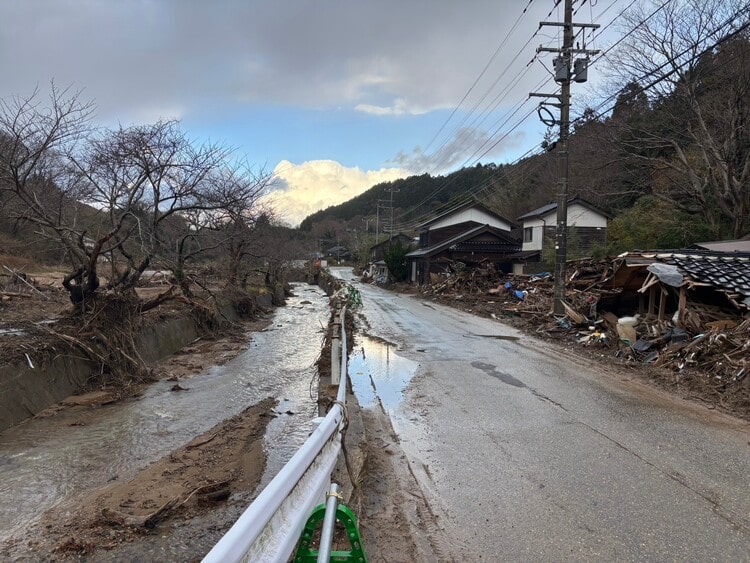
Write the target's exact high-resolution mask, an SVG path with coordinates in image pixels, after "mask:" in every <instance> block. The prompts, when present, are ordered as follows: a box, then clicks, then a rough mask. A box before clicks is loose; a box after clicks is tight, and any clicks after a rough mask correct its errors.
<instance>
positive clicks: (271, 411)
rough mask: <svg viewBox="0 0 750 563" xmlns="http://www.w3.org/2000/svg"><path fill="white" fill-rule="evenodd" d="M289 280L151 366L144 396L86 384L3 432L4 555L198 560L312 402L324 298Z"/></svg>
mask: <svg viewBox="0 0 750 563" xmlns="http://www.w3.org/2000/svg"><path fill="white" fill-rule="evenodd" d="M295 292H296V293H297V295H296V296H293V297H291V298H290V299H289V300H288V302H287V306H286V307H282V308H279V309H277V310H276V311H275V312H274V313H273V315H271V316H269V317H268V318H267V319H266V321H265V322H264V323H259V324H256V325H254V326H251V327H248V329H250V330H252V331H251V332H245V333H244V335H242V336H233V337H229V338H225V339H219V340H215V341H208V340H206V339H199V340H197V341H195V342H194V343H193V344H192V345H191V346H189V347H188V348H185V349H183V350H182V352H180V353H178V354H176V355H175V356H173V357H172V358H171V359H170V360H169V361H168V362H166V363H162V364H160V365H159V366H156V367H158V369H159V371H160V372H162V373H163V376H164V377H165V378H167V379H163V380H161V381H159V382H157V383H155V384H153V385H152V386H150V387H149V388H147V389H145V390H144V391H143V394H142V396H140V397H139V398H136V399H130V400H127V401H120V402H115V403H112V402H111V401H112V398H111V396H110V395H108V394H107V393H101V392H100V393H96V394H91V395H89V396H80V397H77V398H75V399H72V400H70V401H68V404H69V405H70V406H65V405H60V406H58V407H56V408H53V409H49V410H48V411H47V412H45V413H44V414H43V415H42V416H38V417H36V418H34V419H30V420H27V421H25V422H24V423H22V424H20V425H18V426H17V427H14V428H11V429H9V430H7V431H4V432H3V433H0V560H2V561H5V560H13V561H16V560H22V561H59V560H87V561H198V560H200V559H201V558H202V556H203V555H204V554H205V553H207V552H208V551H209V550H210V549H211V547H213V545H214V544H215V543H216V542H217V541H218V539H219V538H220V537H221V536H222V535H223V533H224V532H226V530H227V529H228V528H229V527H230V526H231V524H232V523H233V522H234V521H236V519H237V518H238V517H239V515H240V514H241V513H242V512H243V511H244V510H245V508H246V507H247V505H248V504H249V503H250V502H251V501H252V498H254V496H255V494H256V493H257V491H258V490H259V487H262V486H264V484H265V483H267V482H268V481H269V480H270V478H271V477H272V476H273V475H274V474H275V473H276V472H277V471H278V469H279V468H280V467H281V466H283V464H284V463H286V461H287V460H288V459H289V457H291V455H292V453H293V452H294V451H296V450H297V448H298V447H299V446H300V444H301V443H302V442H303V441H304V439H305V438H306V437H307V436H308V434H309V432H310V429H311V421H312V419H313V418H314V417H315V416H317V403H316V394H315V393H314V389H312V388H311V383H312V382H313V381H314V378H315V369H314V367H313V365H314V362H315V359H316V358H317V356H318V354H319V353H320V347H321V343H322V337H323V333H324V326H325V323H326V322H327V319H328V300H327V298H326V297H325V295H324V294H323V292H322V291H321V290H320V289H319V288H317V287H311V286H304V285H302V286H297V287H295ZM269 398H272V399H269ZM248 405H254V406H252V407H249V408H248Z"/></svg>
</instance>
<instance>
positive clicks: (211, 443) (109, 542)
mask: <svg viewBox="0 0 750 563" xmlns="http://www.w3.org/2000/svg"><path fill="white" fill-rule="evenodd" d="M275 405H276V400H275V399H271V398H268V399H265V400H263V401H261V402H260V403H258V404H257V405H254V406H251V407H249V408H247V409H245V410H244V411H243V412H242V413H240V414H238V415H237V416H234V417H232V418H230V419H227V420H225V421H224V422H222V423H220V424H218V425H217V426H215V427H214V428H212V429H211V430H209V431H208V432H206V433H204V434H202V435H200V436H198V437H196V438H195V439H194V440H192V441H191V442H190V443H188V444H186V445H184V446H183V447H181V448H179V449H177V450H175V451H173V452H172V453H170V454H169V455H167V456H165V457H163V458H162V459H160V460H159V461H157V462H156V463H154V464H152V465H150V466H148V467H146V468H145V469H143V470H142V471H140V472H138V474H136V475H135V476H134V477H133V478H132V479H130V480H128V481H124V482H119V481H115V482H113V483H112V484H110V485H108V486H107V487H105V488H103V489H100V490H96V491H94V492H92V493H90V494H88V495H86V496H85V497H83V498H79V499H76V500H75V501H73V502H71V503H67V504H63V505H60V506H58V507H56V508H54V509H52V510H50V511H49V512H48V513H47V514H45V515H44V517H43V520H42V523H41V526H42V528H43V529H44V534H43V537H42V538H36V539H33V540H29V542H28V544H27V545H26V548H28V549H30V550H32V551H33V552H34V553H35V554H37V555H38V556H39V557H40V558H45V559H46V558H47V555H45V554H49V557H50V558H52V559H58V558H64V557H69V556H80V555H86V554H91V553H93V552H94V551H96V550H110V549H114V548H116V547H118V546H120V545H121V544H123V543H132V542H149V541H150V537H152V536H153V534H155V533H161V532H159V528H160V526H163V525H165V524H166V523H167V522H169V521H170V520H174V519H179V520H180V521H182V522H186V521H189V520H190V519H192V518H194V517H195V516H197V515H199V514H203V513H205V512H209V511H212V510H215V509H216V508H218V507H220V506H221V504H222V503H223V502H224V501H226V500H227V499H228V498H229V497H230V495H237V494H243V493H250V492H252V491H253V490H254V489H255V488H256V487H257V485H258V483H259V482H260V478H261V476H262V473H263V469H264V467H265V454H264V452H263V435H264V431H265V427H266V425H267V423H268V421H269V420H270V419H271V417H272V416H273V415H272V413H271V409H272V408H273V407H274V406H275ZM8 550H9V546H6V550H5V554H6V556H7V555H8V554H9V551H8Z"/></svg>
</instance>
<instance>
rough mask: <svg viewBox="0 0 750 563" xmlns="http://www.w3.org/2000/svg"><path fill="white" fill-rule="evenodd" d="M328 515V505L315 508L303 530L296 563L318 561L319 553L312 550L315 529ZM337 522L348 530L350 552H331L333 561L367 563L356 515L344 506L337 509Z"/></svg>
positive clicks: (295, 556) (314, 562)
mask: <svg viewBox="0 0 750 563" xmlns="http://www.w3.org/2000/svg"><path fill="white" fill-rule="evenodd" d="M325 513H326V505H325V504H319V505H318V506H316V507H315V509H314V510H313V512H312V514H311V515H310V518H308V519H307V524H305V528H304V529H303V530H302V536H301V537H300V540H299V546H298V547H297V553H296V554H295V555H294V559H293V561H294V563H316V562H317V561H318V551H317V550H315V549H312V548H311V547H310V544H311V543H312V540H313V536H314V534H315V529H316V528H317V527H318V524H320V523H321V522H322V521H323V518H324V517H325ZM336 521H337V522H341V523H342V524H343V525H344V529H345V530H346V536H347V538H348V539H349V547H351V549H350V550H349V551H331V558H330V560H331V561H357V562H358V563H367V557H366V556H365V551H364V548H363V546H362V539H361V538H360V535H359V527H358V526H357V518H356V516H354V513H353V512H352V511H351V510H349V509H348V508H347V507H346V506H344V505H341V504H340V505H338V506H337V507H336Z"/></svg>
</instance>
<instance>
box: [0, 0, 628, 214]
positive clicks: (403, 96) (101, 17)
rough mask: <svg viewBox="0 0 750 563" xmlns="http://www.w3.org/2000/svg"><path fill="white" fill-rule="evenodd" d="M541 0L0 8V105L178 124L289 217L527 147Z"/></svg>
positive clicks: (169, 0) (602, 16)
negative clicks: (213, 145) (257, 173)
mask: <svg viewBox="0 0 750 563" xmlns="http://www.w3.org/2000/svg"><path fill="white" fill-rule="evenodd" d="M626 3H627V2H625V1H624V0H615V1H614V2H612V1H607V2H602V1H601V0H600V1H598V2H595V1H594V0H590V1H589V2H586V3H584V4H582V5H581V7H580V13H578V14H577V15H576V18H575V21H582V22H590V21H592V19H593V20H594V21H600V22H601V23H602V24H605V25H606V24H607V23H609V21H610V20H611V19H612V17H613V16H614V15H616V13H617V12H619V11H620V9H619V8H618V7H617V6H618V5H619V4H623V5H624V4H626ZM576 4H581V0H578V1H577V2H576ZM553 5H554V1H553V0H533V1H529V0H464V1H460V2H459V1H456V0H369V1H368V0H315V1H313V0H266V1H261V0H211V1H209V0H205V1H199V0H0V72H1V74H0V75H1V76H2V80H1V81H0V97H3V98H5V97H8V96H13V95H28V94H29V93H30V92H32V91H33V90H34V88H35V87H37V86H38V87H39V88H40V89H41V90H42V91H43V90H44V89H45V88H47V87H48V86H49V83H50V81H51V80H54V81H55V83H56V84H57V85H59V86H68V85H72V86H73V88H74V89H77V90H82V91H83V97H84V98H86V99H91V100H94V101H95V103H96V107H97V113H96V119H97V121H98V122H99V123H101V124H103V125H109V126H116V125H117V124H118V123H121V124H124V125H128V124H133V123H145V122H153V121H156V120H158V119H160V118H176V119H180V120H181V122H182V126H183V128H184V129H185V130H186V131H187V133H188V134H189V136H191V137H193V138H196V139H208V138H210V139H211V140H214V141H221V142H225V143H226V144H229V145H231V146H233V147H236V149H237V151H238V153H241V154H243V155H246V156H247V158H248V159H249V161H251V162H254V163H256V164H257V165H258V166H259V167H263V168H264V169H265V170H267V171H273V172H275V173H276V175H277V182H276V187H277V189H278V192H277V193H276V194H275V195H274V197H275V202H276V204H277V205H278V206H279V208H280V210H281V211H282V212H283V214H284V217H285V218H286V220H287V221H288V222H289V223H290V224H296V223H298V222H299V221H300V220H301V219H302V218H304V217H305V216H306V215H307V214H309V213H311V212H313V211H316V210H317V209H321V208H324V207H327V206H329V205H333V204H336V203H340V202H341V201H345V200H347V199H350V198H351V197H353V196H355V195H357V194H359V193H361V192H362V191H364V190H366V189H368V188H369V187H371V186H372V185H374V184H376V183H378V182H382V181H387V180H393V179H395V178H399V177H405V176H407V175H410V174H414V173H423V172H429V173H432V174H436V173H444V172H447V171H451V170H455V169H457V168H459V167H461V166H464V165H473V164H475V163H476V162H478V161H481V162H498V163H500V162H511V161H513V160H514V159H515V158H517V157H519V156H520V155H522V154H524V153H525V152H526V151H528V150H529V149H532V148H534V147H536V146H538V144H539V143H540V141H541V140H542V135H543V132H544V127H543V126H541V125H539V122H538V118H537V116H536V113H535V112H533V113H532V115H531V116H529V117H528V118H527V119H525V120H522V119H521V118H522V117H523V116H524V115H525V114H526V113H528V112H529V110H532V109H533V107H534V106H535V105H536V102H535V101H529V102H526V103H525V105H523V106H521V104H522V103H524V100H526V98H527V94H528V92H529V91H530V90H535V89H536V88H537V87H538V86H539V85H540V83H541V82H542V81H543V80H544V79H545V78H547V77H548V76H549V72H548V70H547V69H548V68H550V67H551V59H552V56H551V55H549V54H546V55H543V56H540V57H539V60H538V61H536V62H534V63H533V64H531V65H529V66H528V67H527V63H528V62H529V61H531V59H532V58H533V56H534V53H535V49H536V47H538V46H539V45H540V44H545V45H548V44H549V45H551V46H557V45H558V37H557V29H556V28H543V29H542V30H540V31H538V32H537V34H536V36H535V37H533V39H532V35H534V33H535V32H536V31H537V29H538V24H539V21H541V20H560V19H562V14H559V13H558V11H557V10H554V11H553V12H552V14H551V16H550V17H548V16H547V14H548V13H549V12H550V11H551V10H552V9H553ZM613 5H614V7H612V6H613ZM524 8H527V10H526V13H524V12H523V10H524ZM607 10H608V11H607ZM604 39H606V37H605V36H603V37H602V38H600V39H599V41H604ZM524 45H525V46H524ZM595 46H596V47H600V45H599V44H597V45H595ZM495 53H497V54H496V56H494V58H493V54H495ZM488 63H489V64H488ZM545 67H546V68H545ZM592 74H593V68H592ZM546 89H547V90H548V91H549V90H551V89H553V84H552V83H549V84H548V85H547V86H546ZM575 90H577V91H579V92H580V93H581V95H583V92H584V90H585V86H579V85H576V87H575ZM462 100H463V101H462ZM519 106H520V109H519ZM456 108H458V110H457V111H454V110H456ZM475 108H476V109H475ZM514 110H517V113H515V114H513V115H511V114H512V112H513V111H514Z"/></svg>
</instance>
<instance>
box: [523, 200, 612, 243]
mask: <svg viewBox="0 0 750 563" xmlns="http://www.w3.org/2000/svg"><path fill="white" fill-rule="evenodd" d="M545 225H546V226H548V227H557V210H556V209H555V210H554V211H551V212H549V213H547V214H546V215H543V216H542V217H541V218H540V219H531V220H526V221H524V222H523V228H524V229H527V228H529V227H532V228H533V229H534V233H533V235H532V240H531V242H524V243H523V246H522V247H521V250H523V251H526V250H541V249H542V237H543V236H544V234H543V233H544V226H545ZM568 227H598V228H601V229H606V228H607V218H606V217H604V216H602V215H599V214H598V213H595V212H593V211H591V210H590V209H588V208H587V207H584V206H583V205H581V204H580V203H573V204H572V205H570V206H568Z"/></svg>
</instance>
